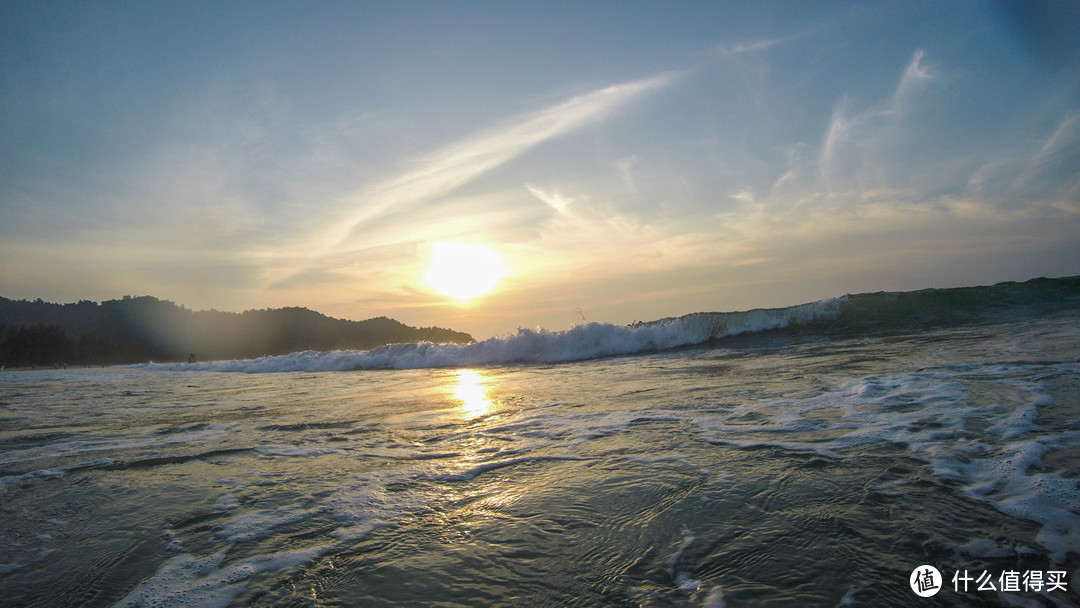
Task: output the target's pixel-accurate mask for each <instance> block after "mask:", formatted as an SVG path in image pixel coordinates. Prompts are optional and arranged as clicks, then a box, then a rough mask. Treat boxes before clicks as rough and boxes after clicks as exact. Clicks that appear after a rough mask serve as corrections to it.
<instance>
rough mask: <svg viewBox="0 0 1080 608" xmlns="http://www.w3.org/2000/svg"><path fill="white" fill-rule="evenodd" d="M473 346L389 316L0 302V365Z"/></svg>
mask: <svg viewBox="0 0 1080 608" xmlns="http://www.w3.org/2000/svg"><path fill="white" fill-rule="evenodd" d="M424 341H427V342H454V343H468V342H472V341H473V339H472V336H470V335H469V334H466V333H462V332H457V331H452V330H449V329H442V328H439V327H420V328H417V327H410V326H408V325H405V324H403V323H400V322H398V321H395V320H393V319H389V318H387V317H376V318H374V319H368V320H366V321H346V320H341V319H333V318H331V317H327V316H325V315H322V314H319V313H317V312H315V311H312V310H308V309H306V308H279V309H265V310H249V311H246V312H243V313H231V312H221V311H217V310H203V311H192V310H188V309H187V308H184V307H183V306H178V305H176V304H174V303H172V302H168V301H165V300H159V299H157V298H153V297H150V296H141V297H131V296H125V297H124V298H123V299H121V300H109V301H107V302H102V303H101V304H98V303H97V302H90V301H87V300H83V301H80V302H78V303H74V304H53V303H50V302H43V301H41V300H40V299H39V300H35V301H33V302H30V301H27V300H10V299H8V298H0V365H4V366H5V367H13V366H29V365H38V366H51V365H54V364H59V363H66V364H74V365H87V364H95V365H96V364H118V363H138V362H143V361H150V360H153V361H187V360H188V357H189V356H190V355H191V354H194V355H195V356H196V357H197V358H198V359H199V360H213V359H247V358H253V357H260V356H263V355H280V354H285V353H290V352H296V351H302V350H335V349H370V348H374V347H377V346H382V345H384V344H394V343H407V342H424Z"/></svg>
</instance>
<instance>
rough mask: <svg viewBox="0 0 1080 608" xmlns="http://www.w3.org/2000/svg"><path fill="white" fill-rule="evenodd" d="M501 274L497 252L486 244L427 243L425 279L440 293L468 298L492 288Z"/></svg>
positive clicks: (462, 298)
mask: <svg viewBox="0 0 1080 608" xmlns="http://www.w3.org/2000/svg"><path fill="white" fill-rule="evenodd" d="M502 275H503V268H502V265H501V264H500V263H499V254H498V253H496V252H495V251H494V250H493V249H490V248H488V247H484V246H482V245H471V244H465V243H456V242H450V241H439V242H438V243H435V244H434V245H432V247H431V266H429V267H428V270H427V274H426V279H427V282H428V284H429V285H431V287H433V288H434V289H435V291H438V292H439V293H441V294H443V295H444V296H448V297H451V298H454V299H455V300H471V299H473V298H476V297H479V296H482V295H484V294H486V293H488V292H490V291H491V290H492V289H494V288H495V285H496V284H497V283H498V282H499V279H500V278H501V277H502Z"/></svg>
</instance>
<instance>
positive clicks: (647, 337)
mask: <svg viewBox="0 0 1080 608" xmlns="http://www.w3.org/2000/svg"><path fill="white" fill-rule="evenodd" d="M1073 307H1080V277H1070V278H1063V279H1033V280H1031V281H1027V282H1025V283H1000V284H998V285H993V286H989V287H964V288H953V289H924V290H920V291H911V292H892V293H887V292H879V293H870V294H859V295H849V296H843V297H839V298H831V299H828V300H821V301H819V302H811V303H808V304H800V305H798V306H791V307H788V308H772V309H757V310H749V311H742V312H723V313H716V312H710V313H706V312H701V313H693V314H689V315H685V316H682V317H676V318H667V319H661V320H658V321H652V322H649V323H636V324H633V325H628V326H627V325H614V324H611V323H587V324H582V325H578V326H575V327H573V328H571V329H568V330H566V331H558V332H554V331H548V330H544V329H535V330H534V329H519V330H518V331H517V333H516V334H512V335H509V336H504V337H496V338H489V339H487V340H483V341H481V342H473V343H471V344H434V343H430V342H422V343H416V344H388V345H386V346H380V347H378V348H374V349H371V350H336V351H324V352H320V351H303V352H295V353H290V354H286V355H276V356H266V357H260V358H257V359H244V360H232V361H211V362H206V363H188V364H157V363H149V364H144V365H138V366H133V367H141V368H148V369H160V370H191V371H220V372H248V373H264V372H299V371H303V372H321V371H346V370H367V369H414V368H429V367H460V366H473V365H497V364H506V363H564V362H570V361H583V360H588V359H597V358H601V357H611V356H619V355H632V354H636V353H644V352H652V351H659V350H667V349H672V348H678V347H682V346H692V345H697V344H705V343H709V342H711V341H714V340H719V339H723V338H729V337H732V336H740V335H748V334H758V333H762V332H768V331H775V330H798V331H806V332H824V333H826V334H832V335H839V334H843V335H851V334H858V333H868V332H870V333H873V332H882V331H885V332H888V331H910V330H911V329H913V328H917V327H925V326H942V325H956V324H963V323H969V322H978V321H985V320H988V319H993V318H995V317H996V316H1000V315H1009V314H1012V313H1015V312H1023V313H1024V314H1031V313H1032V312H1036V313H1038V312H1046V311H1052V310H1057V309H1061V308H1073Z"/></svg>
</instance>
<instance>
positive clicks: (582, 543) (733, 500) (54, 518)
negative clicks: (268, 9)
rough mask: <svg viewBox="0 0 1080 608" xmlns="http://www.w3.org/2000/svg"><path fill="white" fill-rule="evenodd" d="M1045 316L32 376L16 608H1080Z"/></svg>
mask: <svg viewBox="0 0 1080 608" xmlns="http://www.w3.org/2000/svg"><path fill="white" fill-rule="evenodd" d="M1031 288H1032V286H1030V285H1029V286H1026V287H1025V288H1024V289H1025V290H1027V291H1030V290H1031ZM1070 289H1071V288H1070ZM994 293H995V294H996V296H1001V295H1002V293H1003V292H1000V291H999V292H994ZM1043 295H1045V294H1042V295H1039V296H1038V297H1035V298H1020V299H1019V300H1016V299H1009V298H1004V300H1003V299H1002V298H1000V297H999V298H998V300H997V301H998V302H999V303H1001V302H1003V301H1004V303H1003V304H1001V305H994V306H982V308H979V307H978V306H976V307H975V309H974V310H975V312H972V310H973V308H972V306H971V305H970V303H969V302H966V301H957V297H956V296H957V294H955V293H953V294H945V293H944V292H940V293H939V292H935V293H933V294H922V295H921V296H918V297H915V300H916V303H915V305H914V307H915V308H917V309H918V311H917V314H913V313H912V310H911V308H912V302H910V301H905V300H904V296H900V295H895V294H894V295H891V296H889V295H888V294H885V295H880V294H879V295H878V296H875V298H876V299H874V298H865V297H864V298H859V297H853V298H848V299H839V300H830V301H826V302H821V303H816V304H813V305H806V306H804V307H795V308H792V309H783V310H779V311H756V312H754V313H738V314H734V313H733V314H728V315H691V316H689V317H683V318H680V319H671V320H664V321H661V322H657V323H653V324H646V325H640V326H634V327H617V326H610V325H599V324H594V325H591V326H582V327H579V328H574V329H573V330H571V331H569V332H561V333H549V332H543V331H527V332H519V333H518V334H516V335H513V336H506V337H502V338H498V339H493V340H490V341H486V342H482V343H478V344H475V345H470V346H465V347H460V346H459V347H454V346H446V345H397V346H394V347H385V348H383V349H376V351H367V352H336V353H296V354H293V355H285V356H282V357H271V358H264V359H261V360H253V361H238V362H211V363H205V364H197V365H191V366H189V365H146V366H138V367H129V368H108V369H87V370H45V371H34V372H30V371H21V372H10V371H9V372H4V373H2V374H0V585H2V586H0V588H2V590H3V591H2V595H0V605H4V606H35V607H37V606H159V607H166V606H210V607H213V606H241V605H243V606H707V607H711V608H717V607H721V606H793V607H794V606H798V607H803V606H849V605H850V606H909V605H929V606H933V605H939V606H1075V605H1078V604H1080V595H1078V591H1080V489H1078V486H1077V482H1078V479H1080V361H1078V357H1080V306H1078V305H1077V304H1076V302H1075V300H1074V299H1072V297H1071V296H1070V297H1067V298H1064V299H1062V298H1058V299H1057V300H1056V302H1057V304H1056V305H1054V306H1050V307H1047V306H1041V305H1038V303H1039V302H1042V301H1043V299H1044V298H1043V297H1042V296H1043ZM946 296H947V297H946ZM961 299H962V298H961ZM929 301H934V302H938V303H939V304H940V305H941V306H940V307H944V308H943V309H942V310H939V311H937V312H936V313H935V314H934V315H931V316H932V319H931V318H929V317H927V316H926V315H925V314H924V310H925V309H926V308H927V307H928V302H929ZM853 315H855V316H856V317H857V319H855V321H857V322H855V321H853ZM928 319H929V320H928ZM329 370H344V371H329ZM238 371H246V372H256V373H235V372H238ZM924 565H929V566H933V567H934V568H936V569H937V570H938V571H940V574H941V576H940V579H938V580H937V581H936V582H937V583H938V587H940V588H939V589H938V592H936V594H935V595H933V596H931V597H928V598H925V599H923V598H920V597H918V596H917V595H915V593H914V591H913V589H914V586H915V581H913V574H917V573H918V572H919V570H918V569H919V567H920V566H924ZM1036 577H1037V578H1036ZM917 578H918V577H916V579H917ZM965 579H970V580H965ZM1036 582H1040V583H1041V584H1039V585H1036ZM1036 587H1037V588H1036Z"/></svg>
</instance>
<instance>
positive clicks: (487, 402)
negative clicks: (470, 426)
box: [453, 369, 494, 419]
mask: <svg viewBox="0 0 1080 608" xmlns="http://www.w3.org/2000/svg"><path fill="white" fill-rule="evenodd" d="M455 373H456V374H457V384H456V385H455V386H454V389H453V390H454V398H455V399H457V400H458V401H461V409H462V411H463V414H464V416H465V418H466V419H469V418H478V417H480V416H485V415H487V414H488V413H490V412H491V410H492V409H493V408H494V403H492V401H491V399H490V398H489V397H488V386H487V378H486V377H485V376H484V375H483V374H481V373H480V372H478V371H476V370H472V369H459V370H457V371H456V372H455Z"/></svg>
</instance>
